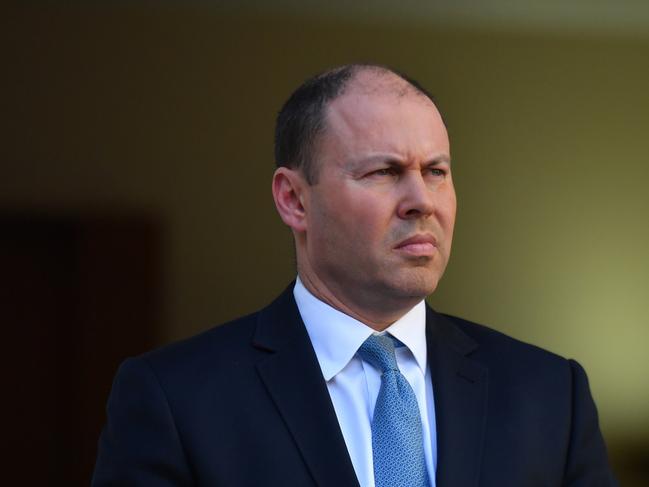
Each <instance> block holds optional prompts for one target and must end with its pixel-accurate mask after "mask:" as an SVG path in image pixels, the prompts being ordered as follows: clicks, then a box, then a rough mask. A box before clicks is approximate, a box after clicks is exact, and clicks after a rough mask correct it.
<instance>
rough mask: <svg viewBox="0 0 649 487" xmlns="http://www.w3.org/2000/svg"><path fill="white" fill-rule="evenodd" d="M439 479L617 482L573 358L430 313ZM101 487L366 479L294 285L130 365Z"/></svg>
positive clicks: (116, 389)
mask: <svg viewBox="0 0 649 487" xmlns="http://www.w3.org/2000/svg"><path fill="white" fill-rule="evenodd" d="M426 334H427V336H426V338H427V342H428V343H427V344H428V358H429V366H430V368H431V372H432V379H433V387H434V395H435V414H436V422H437V444H438V467H437V486H438V487H469V486H471V487H477V486H482V487H507V486H511V487H558V486H572V487H605V486H606V487H608V486H614V485H616V483H615V481H614V480H613V477H612V474H611V472H610V469H609V466H608V461H607V457H606V449H605V446H604V442H603V440H602V436H601V433H600V430H599V426H598V420H597V413H596V410H595V405H594V404H593V401H592V398H591V395H590V392H589V387H588V382H587V379H586V375H585V373H584V371H583V369H582V368H581V367H580V366H579V364H577V363H576V362H574V361H571V360H566V359H563V358H561V357H559V356H557V355H554V354H551V353H549V352H546V351H543V350H541V349H539V348H536V347H534V346H531V345H527V344H524V343H521V342H519V341H516V340H514V339H512V338H509V337H507V336H505V335H502V334H501V333H498V332H496V331H493V330H490V329H488V328H485V327H483V326H480V325H476V324H473V323H470V322H467V321H464V320H461V319H458V318H453V317H449V316H444V315H440V314H437V313H435V312H434V311H432V310H431V309H428V311H427V323H426ZM107 415H108V419H107V424H106V426H105V428H104V431H103V432H102V435H101V438H100V442H99V454H98V458H97V464H96V467H95V472H94V477H93V486H95V487H100V486H155V487H157V486H160V487H161V486H215V487H217V486H218V487H220V486H228V487H249V486H278V487H279V486H281V487H293V486H295V487H298V486H299V487H307V486H320V487H347V486H350V487H351V486H358V481H357V480H356V476H355V474H354V469H353V467H352V463H351V460H350V458H349V455H348V454H347V449H346V447H345V442H344V440H343V437H342V433H341V431H340V427H339V425H338V421H337V419H336V413H335V411H334V408H333V405H332V403H331V400H330V398H329V393H328V391H327V386H326V383H325V381H324V379H323V377H322V373H321V371H320V368H319V365H318V362H317V359H316V356H315V352H314V351H313V347H312V346H311V342H310V341H309V337H308V335H307V332H306V329H305V327H304V324H303V323H302V320H301V318H300V315H299V312H298V309H297V306H296V304H295V301H294V300H293V293H292V286H290V287H289V288H288V289H287V290H286V291H285V292H284V293H283V294H282V295H281V296H280V297H279V298H278V299H277V300H276V301H274V302H273V303H272V304H271V305H269V306H268V307H267V308H265V309H263V310H262V311H260V312H258V313H255V314H252V315H249V316H246V317H244V318H240V319H238V320H236V321H233V322H231V323H228V324H225V325H222V326H219V327H216V328H213V329H212V330H210V331H207V332H205V333H203V334H201V335H198V336H196V337H193V338H190V339H188V340H186V341H183V342H180V343H177V344H174V345H171V346H168V347H166V348H163V349H160V350H157V351H153V352H150V353H147V354H145V355H143V356H141V357H137V358H133V359H129V360H127V361H126V362H124V364H122V366H121V367H120V369H119V371H118V373H117V376H116V378H115V382H114V384H113V390H112V392H111V395H110V398H109V401H108V406H107Z"/></svg>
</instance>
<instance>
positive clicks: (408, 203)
mask: <svg viewBox="0 0 649 487" xmlns="http://www.w3.org/2000/svg"><path fill="white" fill-rule="evenodd" d="M408 172H409V174H407V175H404V177H403V179H402V181H401V187H400V188H399V189H400V191H401V197H400V201H399V206H398V208H397V213H398V215H399V218H402V219H404V220H410V219H416V218H425V217H428V216H430V215H431V214H432V213H433V211H434V210H435V205H434V193H433V191H434V190H433V189H432V188H430V187H429V186H428V185H427V184H426V181H425V180H424V177H423V175H422V174H421V172H419V171H408Z"/></svg>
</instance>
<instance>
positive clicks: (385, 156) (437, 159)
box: [346, 152, 451, 169]
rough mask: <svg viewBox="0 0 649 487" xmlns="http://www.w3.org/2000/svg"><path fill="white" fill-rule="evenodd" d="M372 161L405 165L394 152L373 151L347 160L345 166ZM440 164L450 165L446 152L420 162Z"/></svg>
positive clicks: (396, 165) (357, 166)
mask: <svg viewBox="0 0 649 487" xmlns="http://www.w3.org/2000/svg"><path fill="white" fill-rule="evenodd" d="M373 163H381V164H388V165H390V166H392V167H403V166H405V165H406V163H405V161H403V160H402V159H400V158H399V157H395V154H391V153H387V152H386V153H382V152H381V153H374V154H370V155H367V156H361V157H360V158H358V159H355V160H351V161H349V162H348V163H347V164H346V166H347V167H348V168H350V169H357V168H359V167H361V166H363V165H364V164H373ZM440 164H448V165H449V166H450V165H451V158H450V156H448V155H447V154H439V155H436V156H434V157H432V158H431V159H429V160H427V161H426V162H424V163H423V164H422V166H425V167H430V166H438V165H440Z"/></svg>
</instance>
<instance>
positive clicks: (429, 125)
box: [324, 73, 448, 152]
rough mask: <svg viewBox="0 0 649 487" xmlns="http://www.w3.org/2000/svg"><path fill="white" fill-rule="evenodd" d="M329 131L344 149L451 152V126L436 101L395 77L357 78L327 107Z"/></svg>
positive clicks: (329, 136) (326, 136)
mask: <svg viewBox="0 0 649 487" xmlns="http://www.w3.org/2000/svg"><path fill="white" fill-rule="evenodd" d="M325 127H326V128H325V134H324V139H329V142H334V143H335V144H336V145H337V146H339V147H340V148H341V149H342V148H343V146H344V147H347V148H349V149H351V148H352V147H353V148H355V149H359V150H360V149H365V150H374V149H386V150H395V151H399V152H402V151H407V152H409V151H411V150H417V151H427V150H428V149H429V148H432V147H434V148H435V150H446V151H447V152H448V136H447V133H446V127H445V126H444V123H443V121H442V118H441V115H440V114H439V112H438V110H437V108H436V107H435V105H434V104H433V102H432V101H431V100H430V99H429V98H428V97H427V96H425V95H423V94H422V93H420V92H419V91H417V90H416V89H415V88H414V87H413V86H412V85H410V84H409V83H408V82H406V81H405V80H403V79H402V78H399V77H398V76H396V75H394V74H392V73H388V74H379V75H376V74H374V73H359V74H358V75H356V77H355V78H354V79H352V80H351V81H350V82H349V85H348V87H347V88H346V89H345V91H344V93H343V94H342V95H340V96H339V97H338V98H336V99H335V100H333V101H332V102H331V103H330V104H329V106H328V107H327V111H326V123H325ZM431 150H432V149H431Z"/></svg>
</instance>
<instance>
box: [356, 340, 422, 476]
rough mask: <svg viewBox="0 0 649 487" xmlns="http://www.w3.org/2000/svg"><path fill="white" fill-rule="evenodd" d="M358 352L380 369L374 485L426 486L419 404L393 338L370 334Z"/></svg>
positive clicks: (373, 435) (373, 424)
mask: <svg viewBox="0 0 649 487" xmlns="http://www.w3.org/2000/svg"><path fill="white" fill-rule="evenodd" d="M358 353H359V354H360V356H361V358H362V359H363V360H365V361H366V362H368V363H369V364H371V365H372V366H374V367H376V368H377V369H379V370H381V371H382V375H381V389H379V395H378V397H377V399H376V406H375V407H374V418H373V419H372V450H373V456H374V481H375V484H376V487H428V486H429V483H428V473H427V471H426V460H425V457H424V440H423V436H422V427H421V417H420V416H419V406H418V405H417V398H416V397H415V393H414V391H413V390H412V387H410V384H409V383H408V381H407V380H406V378H405V377H404V376H403V375H402V374H401V372H399V367H398V366H397V360H396V357H395V356H394V341H393V339H392V338H391V337H390V336H388V335H371V336H370V337H369V338H368V339H367V340H365V342H364V343H363V344H362V345H361V347H360V348H359V349H358Z"/></svg>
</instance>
